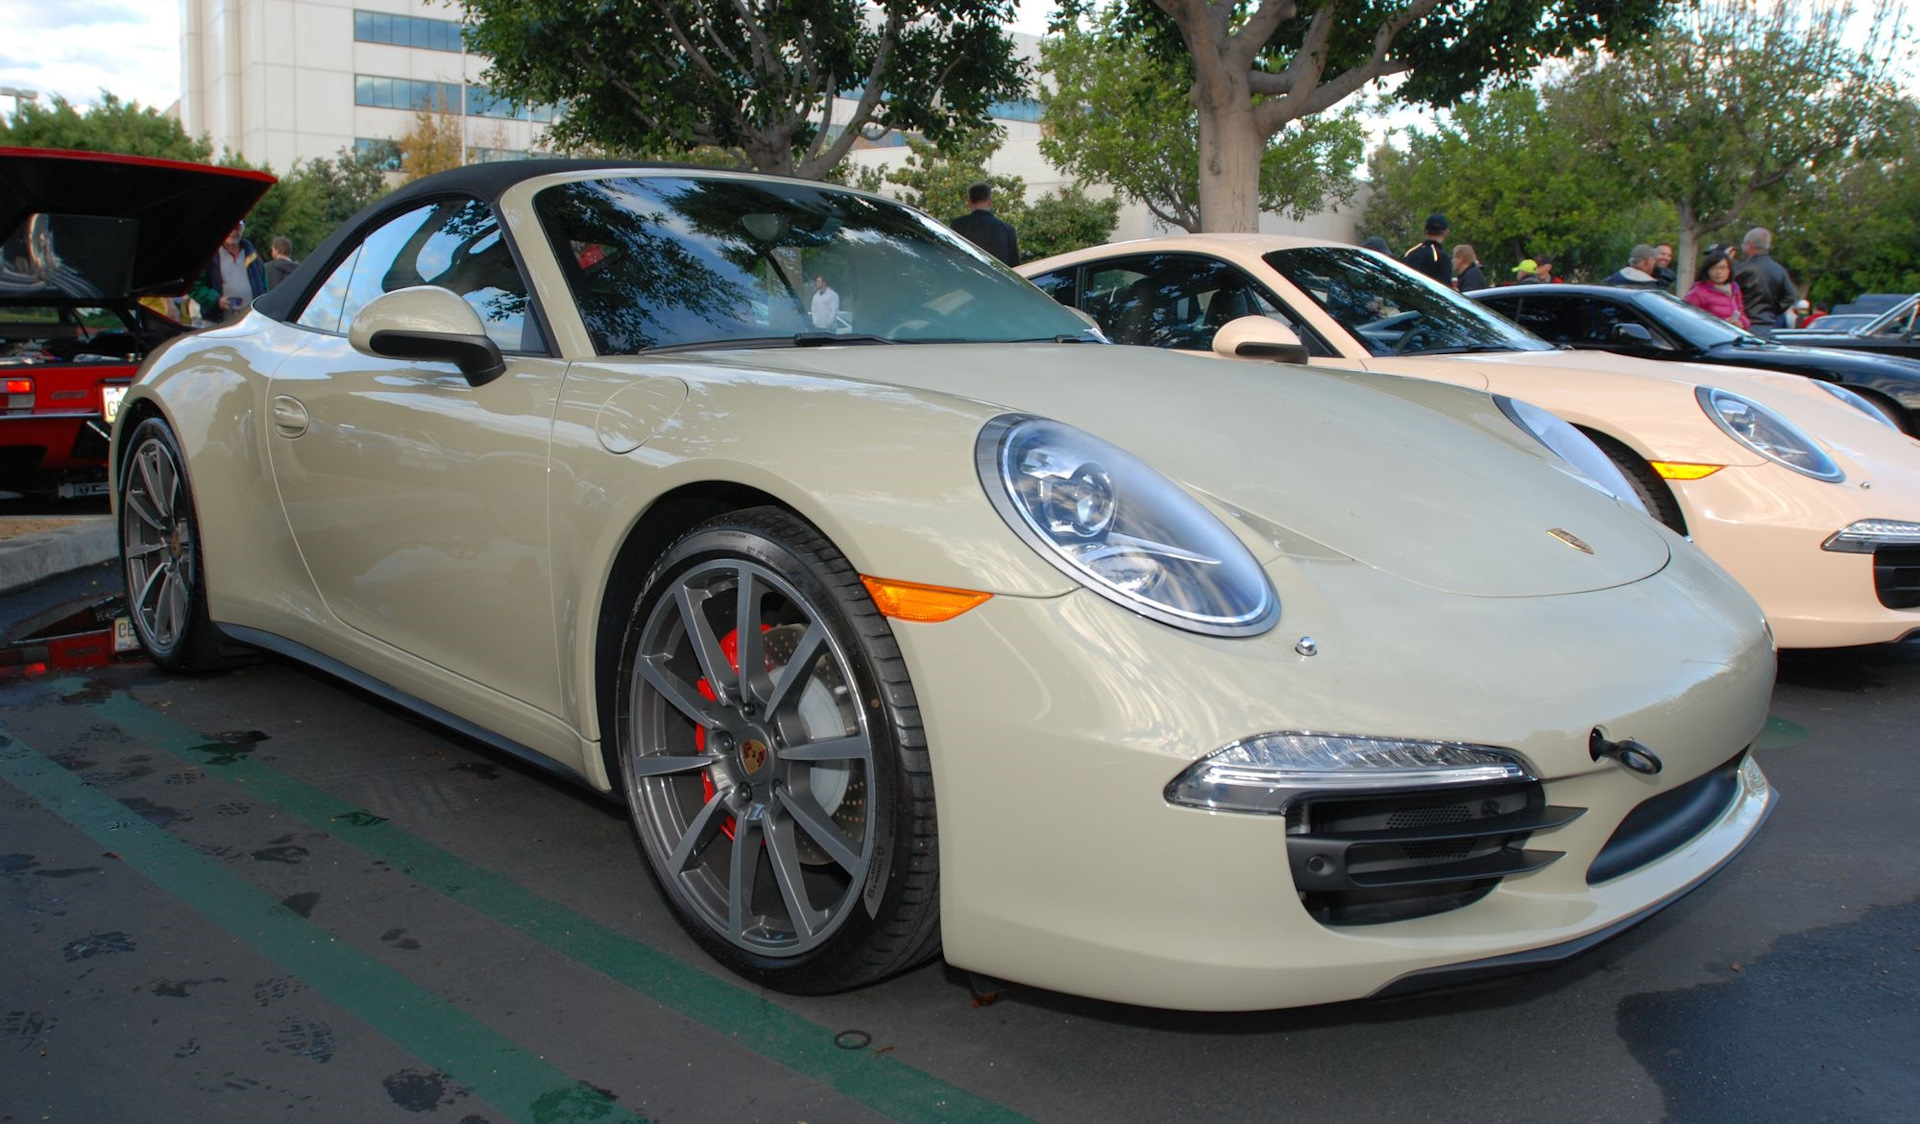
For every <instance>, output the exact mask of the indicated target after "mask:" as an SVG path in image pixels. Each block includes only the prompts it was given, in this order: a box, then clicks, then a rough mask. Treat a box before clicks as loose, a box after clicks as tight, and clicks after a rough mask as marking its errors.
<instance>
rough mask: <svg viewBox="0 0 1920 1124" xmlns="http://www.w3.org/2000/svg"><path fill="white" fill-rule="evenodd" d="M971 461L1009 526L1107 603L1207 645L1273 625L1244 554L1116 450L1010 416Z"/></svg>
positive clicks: (1262, 583) (1196, 507)
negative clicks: (1206, 639) (1200, 637)
mask: <svg viewBox="0 0 1920 1124" xmlns="http://www.w3.org/2000/svg"><path fill="white" fill-rule="evenodd" d="M975 463H976V466H977V467H978V469H979V472H980V483H981V485H982V486H983V487H985V488H986V490H987V496H988V498H989V499H991V500H992V501H993V506H994V508H995V509H996V510H998V511H999V512H1000V515H1001V518H1003V519H1005V520H1006V521H1007V525H1008V526H1010V527H1012V528H1013V530H1014V532H1015V533H1016V534H1018V535H1019V536H1020V537H1021V538H1022V539H1024V540H1026V542H1027V544H1028V545H1029V546H1032V547H1033V548H1034V549H1035V550H1036V551H1038V552H1039V553H1040V556H1041V557H1042V558H1045V559H1046V560H1047V561H1049V562H1051V563H1053V565H1055V566H1057V567H1059V568H1060V570H1062V571H1063V572H1065V573H1066V574H1067V575H1068V576H1069V577H1072V578H1073V579H1075V580H1076V581H1078V582H1080V583H1081V584H1082V585H1085V586H1086V587H1087V588H1088V589H1091V590H1093V591H1094V592H1095V593H1098V594H1099V595H1100V596H1102V597H1105V598H1106V599H1107V600H1109V601H1112V602H1114V603H1116V604H1119V605H1122V606H1125V607H1126V608H1128V609H1131V610H1133V611H1134V612H1136V613H1139V614H1140V615H1142V616H1145V617H1150V618H1152V619H1153V620H1156V621H1159V622H1161V623H1162V624H1170V625H1173V626H1174V627H1176V628H1184V629H1187V630H1188V631H1190V632H1200V633H1206V634H1207V635H1210V636H1254V635H1258V634H1259V633H1262V632H1265V631H1267V630H1268V629H1270V628H1272V627H1273V626H1274V625H1275V624H1276V623H1277V622H1278V621H1279V619H1280V598H1279V596H1278V595H1276V594H1275V593H1274V591H1273V586H1272V584H1271V583H1270V582H1268V581H1267V575H1266V572H1265V571H1264V570H1262V569H1261V568H1260V564H1259V563H1258V562H1256V561H1255V560H1254V557H1253V554H1252V552H1250V551H1248V550H1247V548H1246V546H1245V545H1244V544H1242V543H1241V542H1240V540H1239V539H1237V538H1235V537H1234V534H1233V532H1232V531H1229V530H1227V528H1226V527H1225V525H1223V524H1222V523H1221V522H1220V521H1219V520H1218V519H1216V518H1214V517H1213V515H1212V514H1211V513H1210V512H1208V511H1207V509H1206V508H1204V507H1202V506H1201V505H1200V502H1199V501H1198V500H1196V499H1194V498H1193V497H1192V496H1190V495H1188V494H1187V493H1186V492H1183V491H1181V490H1180V489H1179V488H1178V487H1177V486H1175V485H1174V483H1173V481H1171V480H1168V479H1167V478H1166V477H1164V476H1162V475H1160V474H1159V473H1158V472H1156V471H1154V470H1153V469H1151V468H1149V467H1147V465H1146V463H1145V462H1143V461H1141V460H1140V459H1139V458H1137V457H1135V456H1133V455H1132V454H1129V453H1126V452H1124V451H1122V450H1121V449H1120V448H1118V447H1117V446H1115V445H1112V444H1109V443H1108V442H1105V441H1102V440H1100V439H1099V438H1098V437H1095V436H1093V435H1092V434H1090V433H1084V432H1082V431H1080V430H1078V429H1075V428H1073V427H1072V426H1069V425H1063V424H1061V423H1059V422H1056V421H1049V420H1047V419H1045V418H1036V417H1031V416H1027V415H1022V414H1008V415H1005V416H1003V417H998V418H995V419H994V420H992V421H990V422H988V423H987V425H986V427H985V428H984V429H982V430H981V431H980V440H979V443H978V444H977V445H976V446H975Z"/></svg>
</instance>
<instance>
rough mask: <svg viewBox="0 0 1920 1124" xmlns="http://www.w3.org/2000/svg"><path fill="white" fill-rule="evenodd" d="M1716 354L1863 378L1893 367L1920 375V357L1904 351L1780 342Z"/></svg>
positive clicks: (1777, 366) (1720, 350)
mask: <svg viewBox="0 0 1920 1124" xmlns="http://www.w3.org/2000/svg"><path fill="white" fill-rule="evenodd" d="M1714 354H1715V355H1717V356H1721V357H1724V358H1726V359H1727V360H1729V361H1732V362H1736V363H1743V364H1750V365H1752V366H1756V367H1767V368H1771V369H1773V370H1776V371H1817V372H1821V373H1824V374H1857V375H1859V376H1860V377H1861V378H1867V377H1869V376H1872V375H1879V374H1884V373H1886V372H1887V371H1889V370H1891V371H1894V372H1897V373H1898V374H1901V375H1905V376H1908V377H1916V376H1920V360H1916V359H1908V358H1906V357H1904V356H1900V355H1875V354H1873V353H1872V352H1865V351H1833V350H1828V349H1824V348H1818V347H1795V346H1792V345H1790V344H1776V345H1773V346H1771V347H1736V346H1734V345H1732V344H1728V345H1725V346H1723V347H1719V348H1715V349H1714Z"/></svg>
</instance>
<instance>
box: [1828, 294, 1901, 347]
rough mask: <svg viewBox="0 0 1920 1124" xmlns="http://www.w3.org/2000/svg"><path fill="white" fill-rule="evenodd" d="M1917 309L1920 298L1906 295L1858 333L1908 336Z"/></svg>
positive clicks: (1889, 336) (1896, 337) (1888, 336)
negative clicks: (1905, 297) (1906, 296)
mask: <svg viewBox="0 0 1920 1124" xmlns="http://www.w3.org/2000/svg"><path fill="white" fill-rule="evenodd" d="M1917 309H1920V298H1916V297H1908V298H1907V299H1906V300H1904V301H1902V302H1900V303H1899V304H1897V305H1894V306H1893V307H1892V308H1890V309H1888V310H1887V311H1885V312H1883V313H1881V314H1880V319H1878V320H1875V321H1874V322H1873V323H1872V324H1870V325H1868V326H1867V327H1866V328H1865V329H1864V330H1862V332H1861V333H1860V334H1861V335H1865V336H1875V337H1878V338H1882V339H1899V338H1901V337H1904V336H1910V335H1912V334H1913V321H1914V313H1915V311H1916V310H1917ZM1816 323H1817V321H1816Z"/></svg>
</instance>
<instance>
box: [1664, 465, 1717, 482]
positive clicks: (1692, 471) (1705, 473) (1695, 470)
mask: <svg viewBox="0 0 1920 1124" xmlns="http://www.w3.org/2000/svg"><path fill="white" fill-rule="evenodd" d="M1649 463H1650V464H1651V465H1652V467H1653V470H1654V471H1655V472H1657V473H1659V474H1660V478H1661V479H1662V480H1704V479H1706V478H1707V477H1709V476H1712V475H1713V474H1714V473H1716V472H1718V471H1720V470H1721V469H1722V468H1725V467H1726V466H1725V465H1720V464H1681V463H1678V462H1676V461H1652V462H1649Z"/></svg>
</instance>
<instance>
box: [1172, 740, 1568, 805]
mask: <svg viewBox="0 0 1920 1124" xmlns="http://www.w3.org/2000/svg"><path fill="white" fill-rule="evenodd" d="M1534 779H1536V778H1535V777H1534V774H1533V771H1532V770H1531V769H1529V768H1528V767H1527V764H1526V762H1524V761H1522V760H1521V759H1520V756H1519V755H1518V754H1516V753H1514V752H1512V751H1511V750H1505V749H1495V748H1494V747H1492V746H1487V745H1468V744H1465V743H1461V742H1424V741H1403V740H1401V739H1398V738H1362V737H1348V736H1345V735H1339V734H1288V733H1274V734H1260V735H1258V736H1256V737H1251V738H1244V739H1242V740H1240V741H1237V742H1234V743H1232V744H1231V745H1227V746H1225V747H1223V748H1221V749H1218V750H1215V751H1214V752H1212V753H1210V754H1208V755H1207V756H1206V757H1203V758H1201V759H1200V760H1199V761H1196V762H1194V763H1193V764H1192V765H1189V766H1188V767H1187V768H1186V769H1185V770H1184V771H1183V772H1182V773H1181V774H1180V775H1179V776H1178V777H1175V778H1174V780H1173V782H1172V783H1171V784H1169V785H1167V790H1166V798H1167V800H1168V802H1169V803H1173V804H1183V805H1186V806H1187V807H1190V808H1205V809H1208V810H1209V811H1216V812H1256V813H1261V814H1264V815H1284V814H1285V813H1286V810H1287V808H1288V806H1289V805H1291V804H1292V803H1293V802H1294V801H1295V800H1297V799H1299V798H1300V797H1302V796H1307V795H1311V794H1314V793H1327V792H1343V791H1344V792H1353V791H1365V792H1377V791H1381V790H1386V789H1396V788H1434V787H1445V786H1448V785H1456V784H1498V783H1501V782H1503V781H1528V780H1534Z"/></svg>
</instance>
